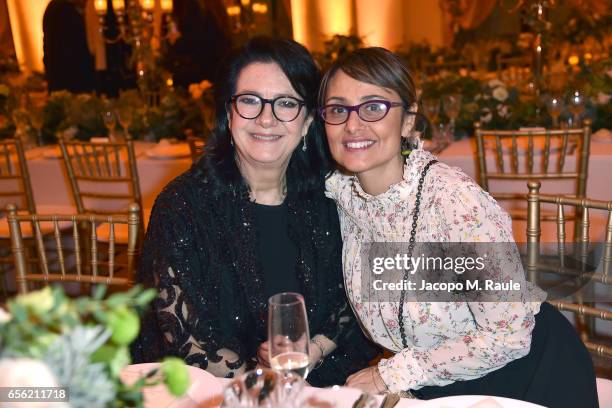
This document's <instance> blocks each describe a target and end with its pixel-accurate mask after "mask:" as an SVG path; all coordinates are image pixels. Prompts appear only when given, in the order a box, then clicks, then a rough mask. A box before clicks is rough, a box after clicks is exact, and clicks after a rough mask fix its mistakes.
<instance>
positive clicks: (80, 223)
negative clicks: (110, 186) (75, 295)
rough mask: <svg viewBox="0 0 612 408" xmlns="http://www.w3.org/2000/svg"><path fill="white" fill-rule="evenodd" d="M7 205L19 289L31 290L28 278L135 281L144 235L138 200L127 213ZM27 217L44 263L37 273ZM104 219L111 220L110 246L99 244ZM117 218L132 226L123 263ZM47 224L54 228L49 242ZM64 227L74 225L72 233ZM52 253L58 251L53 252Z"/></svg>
mask: <svg viewBox="0 0 612 408" xmlns="http://www.w3.org/2000/svg"><path fill="white" fill-rule="evenodd" d="M7 210H8V222H9V229H10V232H11V248H12V250H13V256H14V259H15V267H16V270H17V277H16V281H17V287H18V290H19V292H20V293H25V292H27V291H28V285H27V282H28V281H39V282H79V283H92V284H94V283H100V284H107V285H120V286H129V285H131V283H132V281H133V271H134V264H135V257H136V252H137V245H138V242H137V241H138V239H139V238H138V237H139V236H140V230H139V226H140V207H139V206H138V204H136V203H131V204H130V205H129V210H128V214H127V215H125V214H118V215H96V214H78V215H65V214H64V215H40V214H18V213H17V209H16V207H15V206H14V205H9V206H8V208H7ZM23 223H28V224H30V225H31V226H32V228H33V230H34V234H33V235H34V238H35V242H36V252H37V255H38V256H37V258H38V259H37V260H38V263H39V267H38V269H37V270H36V272H35V273H33V272H31V265H30V263H29V262H28V259H29V257H28V254H27V248H26V246H24V239H23V236H22V228H21V224H23ZM103 223H108V224H109V225H110V236H109V237H107V240H106V241H105V242H104V243H103V244H102V245H104V246H105V247H107V250H106V251H101V250H100V248H99V242H98V237H97V235H96V227H97V226H98V225H99V224H103ZM43 224H46V225H43ZM118 224H126V225H127V228H128V242H127V251H126V261H125V262H124V263H119V262H117V258H120V256H119V254H118V252H117V251H116V250H115V226H116V225H118ZM43 229H47V230H48V229H51V230H52V231H53V233H52V234H50V235H49V236H48V238H47V241H49V240H51V241H53V242H47V243H46V244H45V235H44V234H43V233H42V232H41V231H42V230H43ZM62 231H69V234H68V236H66V234H64V235H62ZM82 231H88V232H87V234H88V236H82ZM70 239H72V247H70V245H69V244H70V242H67V241H69V240H70ZM86 252H87V253H86ZM52 253H54V254H55V256H51V255H52ZM58 268H59V269H58Z"/></svg>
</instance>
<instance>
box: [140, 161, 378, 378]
mask: <svg viewBox="0 0 612 408" xmlns="http://www.w3.org/2000/svg"><path fill="white" fill-rule="evenodd" d="M288 187H289V191H288V195H287V198H286V200H285V204H284V206H285V207H286V214H287V218H286V222H287V224H286V230H285V231H286V236H287V237H288V240H287V241H289V242H290V246H292V247H294V248H295V251H296V256H295V262H294V265H295V267H294V268H293V272H294V274H295V277H296V280H297V282H298V286H299V290H298V292H300V293H302V294H303V295H304V299H305V301H306V309H307V314H308V321H309V326H310V334H311V336H314V335H316V334H322V335H325V336H326V337H328V338H329V339H331V340H332V341H334V342H335V343H336V344H338V345H339V347H338V348H337V349H336V351H334V352H333V353H332V354H331V355H329V356H328V357H327V358H326V359H325V362H324V364H323V365H322V366H321V368H319V369H317V370H314V371H313V372H312V373H311V374H310V375H309V376H308V381H309V382H310V383H311V384H313V385H316V386H326V385H331V384H343V383H344V382H345V380H346V377H347V376H348V375H350V374H352V373H353V372H355V371H357V370H359V369H361V368H364V367H366V366H367V364H368V362H369V360H371V359H372V358H373V357H374V356H375V355H376V354H377V352H378V348H376V347H374V346H373V345H372V344H371V343H370V342H369V341H368V340H366V339H365V337H364V335H363V333H362V332H361V329H360V328H359V326H358V324H357V322H356V319H355V316H354V315H353V313H352V310H351V308H350V306H349V305H348V302H347V299H346V294H345V291H344V285H343V277H342V262H341V249H342V242H341V238H340V228H339V222H338V213H337V210H336V206H335V204H334V202H333V201H332V200H330V199H328V198H326V197H325V195H324V193H323V190H322V189H321V190H320V191H316V192H313V193H308V194H302V195H299V196H297V195H296V194H294V193H293V192H292V191H291V189H290V187H291V186H290V185H289V186H288ZM256 208H257V205H255V204H254V203H252V202H251V201H250V200H249V197H248V194H244V193H243V194H236V193H233V192H231V191H229V189H228V191H222V192H221V193H219V192H217V191H213V189H212V188H211V182H210V180H209V179H208V178H207V176H206V170H205V169H204V165H203V163H202V161H200V162H198V163H196V164H195V165H194V166H193V167H192V168H191V169H190V170H189V171H187V172H186V173H184V174H182V175H181V176H179V177H178V178H177V179H175V180H174V181H172V182H171V183H170V184H169V185H168V186H166V188H165V189H164V191H163V192H162V193H161V194H160V195H159V197H157V200H156V202H155V206H154V207H153V211H152V214H151V219H150V222H149V226H148V230H147V235H146V239H145V242H144V248H143V254H142V260H141V264H140V267H139V271H138V276H137V280H138V281H139V282H142V283H144V284H145V285H149V286H154V287H156V289H157V290H158V293H159V295H158V297H157V298H156V299H155V300H154V302H153V308H152V311H151V312H150V313H149V314H147V315H146V316H145V317H144V319H143V322H142V330H141V335H140V337H139V339H138V340H137V341H136V342H135V343H134V345H133V348H132V352H133V359H134V361H135V362H149V361H157V360H159V359H160V358H162V357H163V356H166V355H175V356H179V357H181V358H183V359H185V361H186V362H187V363H188V364H191V365H194V366H198V367H201V368H203V369H207V368H208V369H209V371H211V372H213V373H214V374H216V375H224V376H227V377H231V376H233V375H234V374H235V371H236V369H238V368H245V369H250V368H252V367H254V365H255V363H254V357H255V356H256V351H257V347H258V346H259V345H260V344H261V343H262V342H263V341H265V340H267V297H266V296H267V293H266V291H267V289H266V287H265V283H264V282H265V275H266V272H265V270H266V269H268V268H266V266H265V263H266V261H265V260H264V259H262V257H261V256H260V252H259V251H260V248H261V247H260V239H262V238H261V236H258V233H257V229H258V228H257V225H258V222H257V221H255V220H256V217H255V216H254V214H255V213H257V212H258V211H257V210H256ZM281 208H282V207H281ZM265 210H266V209H264V211H265ZM271 211H275V209H274V208H272V209H271ZM264 217H265V216H264ZM260 220H261V218H260ZM262 227H263V229H265V230H266V231H267V230H268V228H267V226H263V225H262ZM277 227H278V225H277ZM265 233H267V232H265ZM263 251H264V252H265V251H268V250H267V249H265V247H264V250H263ZM262 253H263V252H262ZM275 256H278V254H276V255H275ZM266 257H267V255H264V258H266ZM289 262H290V261H289ZM283 269H284V268H283ZM270 290H276V289H270ZM228 351H229V354H228ZM228 356H229V357H228ZM221 369H223V370H221Z"/></svg>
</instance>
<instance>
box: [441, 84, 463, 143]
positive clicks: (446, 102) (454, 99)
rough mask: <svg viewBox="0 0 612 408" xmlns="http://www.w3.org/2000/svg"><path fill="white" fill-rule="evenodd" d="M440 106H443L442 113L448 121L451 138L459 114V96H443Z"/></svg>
mask: <svg viewBox="0 0 612 408" xmlns="http://www.w3.org/2000/svg"><path fill="white" fill-rule="evenodd" d="M442 106H444V112H445V113H446V116H448V119H449V121H450V134H449V136H451V137H452V136H453V135H454V134H455V121H456V120H457V118H458V117H459V112H460V110H461V95H459V94H451V95H444V96H443V97H442Z"/></svg>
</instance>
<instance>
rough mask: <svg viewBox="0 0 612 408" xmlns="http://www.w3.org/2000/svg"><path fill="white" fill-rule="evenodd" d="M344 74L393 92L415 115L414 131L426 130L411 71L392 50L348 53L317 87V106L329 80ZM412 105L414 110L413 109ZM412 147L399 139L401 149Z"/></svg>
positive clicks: (406, 141)
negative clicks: (341, 73)
mask: <svg viewBox="0 0 612 408" xmlns="http://www.w3.org/2000/svg"><path fill="white" fill-rule="evenodd" d="M340 70H341V71H342V72H344V73H345V74H346V75H348V76H350V77H351V78H353V79H356V80H357V81H361V82H365V83H368V84H372V85H376V86H380V87H382V88H386V89H389V90H392V91H395V92H396V93H397V94H398V95H399V97H400V98H401V100H402V102H403V103H404V111H405V112H411V113H414V114H415V123H414V128H415V129H419V130H420V131H421V133H425V132H427V131H428V128H429V123H428V121H427V118H426V117H425V116H423V115H422V114H421V113H420V112H419V111H420V109H419V108H418V101H417V93H416V86H415V83H414V80H413V79H412V75H411V74H410V71H409V70H408V68H407V67H406V65H404V63H403V62H402V61H401V60H400V59H399V57H398V56H397V55H395V54H394V53H392V52H391V51H389V50H387V49H385V48H381V47H368V48H359V49H357V50H355V51H353V52H351V53H350V54H347V55H345V56H344V57H342V58H339V59H338V60H337V61H336V62H335V63H334V64H333V65H332V66H331V68H330V69H329V70H328V71H327V72H326V73H325V75H324V76H323V79H322V80H321V85H320V86H319V96H318V102H319V106H320V107H323V106H325V94H326V93H327V88H328V86H329V82H330V81H331V79H332V78H333V77H334V75H336V74H337V73H338V71H340ZM413 105H416V106H417V110H416V111H415V110H414V109H412V107H413ZM414 147H415V144H414V140H413V139H412V138H404V139H402V150H407V149H413V148H414Z"/></svg>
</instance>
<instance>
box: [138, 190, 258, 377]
mask: <svg viewBox="0 0 612 408" xmlns="http://www.w3.org/2000/svg"><path fill="white" fill-rule="evenodd" d="M185 195H186V194H183V193H182V192H181V189H179V188H176V187H174V188H173V187H172V186H170V187H168V188H167V189H166V190H165V191H164V192H163V193H162V194H161V195H160V196H159V197H158V199H157V200H156V203H155V206H154V208H153V212H152V214H151V219H150V222H149V226H148V230H147V235H146V239H145V243H144V248H143V256H142V262H141V264H140V268H139V272H138V278H137V280H138V281H139V282H141V283H144V284H145V285H147V286H151V287H154V288H156V289H157V291H158V294H157V297H156V299H155V300H154V302H153V307H152V310H151V311H150V312H149V313H148V314H147V315H146V316H145V317H144V318H143V323H142V326H143V327H142V331H141V335H140V337H139V339H138V340H137V342H136V343H135V345H134V346H133V347H132V353H133V357H134V359H135V360H136V361H137V362H139V361H143V362H144V361H156V360H159V359H160V358H162V357H164V356H167V355H174V356H178V357H180V358H183V359H184V360H185V361H186V362H187V363H188V364H190V365H193V366H197V367H200V368H202V369H205V370H207V371H209V372H211V373H212V374H214V375H216V376H219V377H233V376H234V375H236V374H239V373H241V372H243V371H245V368H246V364H245V363H244V361H245V359H244V355H243V352H242V348H243V347H242V345H241V344H240V342H239V341H238V340H237V339H234V338H227V336H225V335H224V334H223V333H222V332H221V330H220V328H219V327H220V325H219V322H218V316H219V310H218V309H219V302H218V293H216V291H215V286H214V283H213V282H215V281H216V279H215V278H214V276H213V274H214V271H209V270H206V269H207V268H206V262H204V260H205V258H206V257H207V256H208V254H207V253H206V251H207V249H206V247H207V245H206V242H203V241H205V238H204V237H203V235H202V233H201V232H200V231H198V226H197V223H196V222H195V220H196V218H195V217H196V216H197V215H198V211H197V209H196V208H194V205H193V204H192V203H191V202H189V200H187V199H186V198H185Z"/></svg>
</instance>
